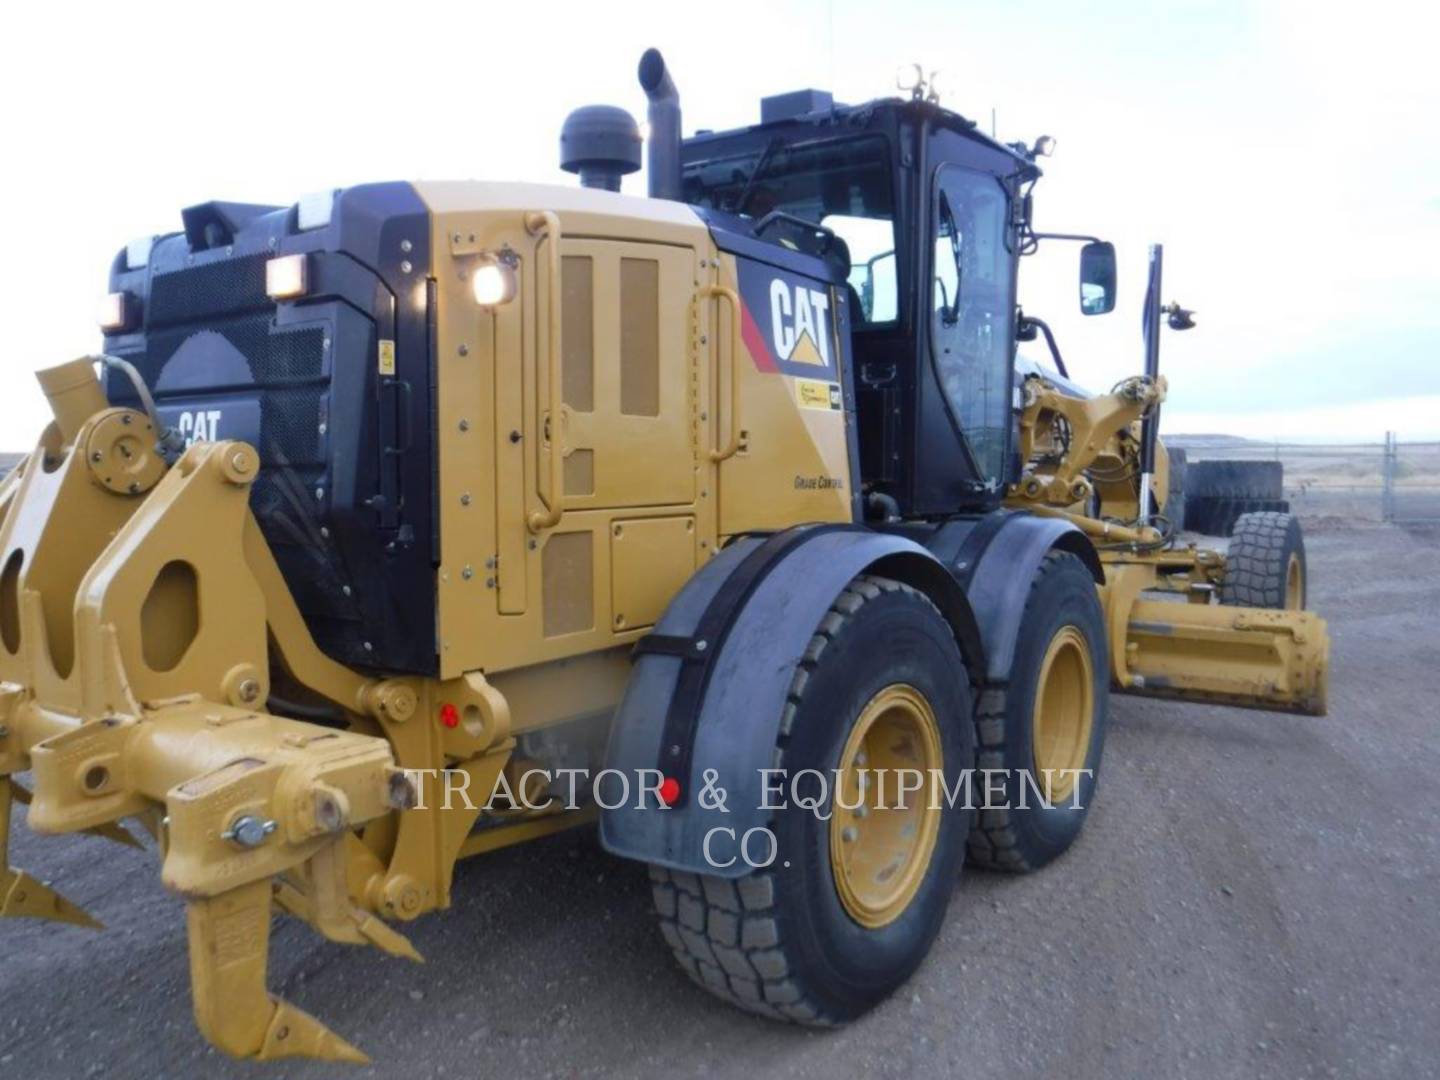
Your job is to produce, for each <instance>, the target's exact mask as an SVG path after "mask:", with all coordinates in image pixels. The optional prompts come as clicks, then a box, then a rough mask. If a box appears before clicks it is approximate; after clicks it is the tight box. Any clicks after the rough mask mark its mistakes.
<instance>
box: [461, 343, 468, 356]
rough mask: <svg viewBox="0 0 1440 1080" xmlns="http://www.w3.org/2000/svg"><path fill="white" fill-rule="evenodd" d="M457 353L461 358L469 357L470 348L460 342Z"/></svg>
mask: <svg viewBox="0 0 1440 1080" xmlns="http://www.w3.org/2000/svg"><path fill="white" fill-rule="evenodd" d="M459 352H460V355H461V356H469V355H470V346H469V345H466V344H465V343H464V342H463V341H462V342H461V343H460V349H459Z"/></svg>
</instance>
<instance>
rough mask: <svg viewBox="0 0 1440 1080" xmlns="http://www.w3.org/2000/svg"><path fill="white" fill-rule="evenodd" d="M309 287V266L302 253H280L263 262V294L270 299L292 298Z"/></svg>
mask: <svg viewBox="0 0 1440 1080" xmlns="http://www.w3.org/2000/svg"><path fill="white" fill-rule="evenodd" d="M309 288H310V267H309V264H308V262H307V261H306V258H305V256H304V255H303V254H299V255H281V256H280V257H279V258H278V259H271V260H270V261H269V262H267V263H266V264H265V294H266V295H267V296H269V297H270V298H271V299H272V300H293V299H294V298H295V297H297V296H304V295H305V293H306V292H308V291H309Z"/></svg>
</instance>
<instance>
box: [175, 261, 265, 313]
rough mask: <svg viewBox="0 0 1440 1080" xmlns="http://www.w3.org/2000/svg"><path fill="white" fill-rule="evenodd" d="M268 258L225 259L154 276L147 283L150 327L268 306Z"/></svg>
mask: <svg viewBox="0 0 1440 1080" xmlns="http://www.w3.org/2000/svg"><path fill="white" fill-rule="evenodd" d="M269 259H270V257H269V256H268V255H248V256H245V257H244V258H240V259H226V260H225V261H224V262H216V263H210V264H209V265H207V266H199V267H195V268H194V269H189V270H177V271H175V272H173V273H169V274H157V275H155V280H154V281H152V282H151V284H150V305H149V311H148V313H147V316H148V322H149V325H150V326H152V327H154V326H159V325H165V324H169V323H178V322H192V321H194V320H196V319H199V318H202V317H205V318H216V317H217V316H224V315H231V314H234V313H236V312H240V311H247V310H250V309H252V308H262V307H269V306H270V298H269V297H268V296H266V295H265V264H266V263H267V262H268V261H269Z"/></svg>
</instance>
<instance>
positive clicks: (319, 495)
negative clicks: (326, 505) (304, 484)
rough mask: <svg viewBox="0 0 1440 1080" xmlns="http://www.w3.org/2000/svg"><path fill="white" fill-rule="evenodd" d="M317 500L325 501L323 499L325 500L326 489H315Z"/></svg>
mask: <svg viewBox="0 0 1440 1080" xmlns="http://www.w3.org/2000/svg"><path fill="white" fill-rule="evenodd" d="M315 498H316V499H323V498H325V489H324V488H316V489H315Z"/></svg>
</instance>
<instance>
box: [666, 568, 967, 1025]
mask: <svg viewBox="0 0 1440 1080" xmlns="http://www.w3.org/2000/svg"><path fill="white" fill-rule="evenodd" d="M897 688H900V689H897ZM877 702H878V703H879V705H878V706H877V705H876V703H877ZM971 707H972V701H971V695H970V686H969V681H968V679H967V677H966V674H965V668H964V666H963V664H962V662H961V657H960V651H959V649H958V647H957V646H956V643H955V638H954V635H953V634H952V632H951V630H950V627H949V624H948V623H946V621H945V619H944V617H943V616H941V614H940V612H939V611H938V610H937V609H936V608H935V605H934V604H932V603H931V602H930V601H929V600H928V599H927V598H926V597H925V596H924V595H923V594H921V593H919V592H917V591H916V590H914V589H912V588H910V587H909V586H906V585H902V584H900V583H899V582H896V581H891V580H888V579H885V578H879V577H871V576H861V577H858V578H856V579H855V580H854V581H852V582H851V583H850V585H849V586H848V587H847V588H846V589H845V591H844V592H843V593H841V594H840V596H839V597H838V598H837V599H836V601H835V603H834V605H833V606H832V607H831V609H830V611H829V613H828V614H827V615H826V616H825V618H824V620H822V622H821V624H820V626H819V627H818V628H817V630H816V632H815V635H814V637H813V638H811V640H810V645H809V647H808V648H807V649H806V651H805V656H804V658H803V659H802V661H801V663H800V665H799V666H798V667H797V669H796V672H795V677H794V680H793V682H792V684H791V688H790V695H789V701H788V703H787V705H786V707H785V712H784V714H783V716H782V719H781V724H780V736H779V740H778V745H777V748H776V759H777V760H776V762H775V764H776V766H777V767H780V768H782V769H784V770H785V774H784V775H786V776H787V777H795V776H796V775H797V773H799V772H800V770H802V769H819V770H822V771H823V772H824V773H825V774H826V776H827V777H828V778H830V779H831V780H832V781H833V778H834V776H835V773H834V771H833V770H835V769H837V768H841V767H842V765H843V764H844V763H845V762H846V760H847V759H848V760H850V761H852V762H853V761H854V760H856V748H857V747H861V748H868V749H869V750H870V752H871V753H873V754H875V755H876V756H877V758H878V757H880V756H882V755H883V754H885V753H888V752H890V751H891V750H893V751H895V752H897V753H898V754H899V758H900V759H901V760H909V757H910V755H909V754H908V753H907V747H908V748H910V749H914V750H915V751H916V752H915V754H914V756H915V757H916V759H917V760H916V765H915V767H935V768H943V770H944V773H945V779H946V783H947V785H948V786H949V787H950V788H951V789H952V790H953V789H954V788H955V787H956V785H957V784H958V783H959V782H960V779H961V777H962V776H963V770H965V769H968V768H971V767H972V765H973V762H974V746H973V737H974V736H973V728H972V722H971V716H972V712H971ZM877 708H878V709H879V710H880V711H878V712H877V711H876V709H877ZM927 714H928V716H929V718H930V719H929V720H927V719H926V716H927ZM886 725H893V729H892V727H891V726H886ZM907 725H908V726H907ZM911 727H913V729H914V731H915V735H914V737H913V740H912V739H911V738H910V736H908V735H907V734H906V732H907V731H909V730H910V728H911ZM872 730H873V731H875V732H877V733H878V735H883V736H884V738H883V739H878V741H876V742H874V743H871V742H869V741H867V740H864V739H863V736H864V735H865V734H866V733H867V732H870V731H872ZM857 740H858V741H857ZM921 759H923V760H927V761H931V762H932V765H930V766H923V765H921V763H920V761H921ZM864 761H865V759H864V758H863V755H862V758H861V759H860V765H861V767H862V768H863V767H864ZM873 767H874V768H879V767H881V766H880V765H879V764H878V763H877V764H876V765H874V766H873ZM846 775H850V774H846ZM832 786H833V784H832ZM854 790H862V789H860V788H858V787H857V788H856V789H854ZM789 791H790V788H789V786H788V783H787V787H786V793H787V797H788V795H789ZM929 794H930V793H929V791H928V790H927V791H922V792H920V793H918V795H912V796H910V798H911V799H917V798H921V799H924V800H926V802H925V805H920V806H918V815H917V816H915V817H914V818H913V819H911V818H893V819H890V818H886V816H885V815H887V814H906V813H913V811H902V810H886V809H874V810H870V809H869V808H867V814H866V815H861V817H863V818H865V820H859V819H852V818H850V817H847V816H846V815H845V813H844V812H843V811H840V810H838V809H837V808H836V807H835V806H834V792H833V791H831V792H830V793H829V795H828V796H827V799H826V803H825V804H824V805H823V807H822V810H824V811H826V812H833V814H834V817H833V818H832V820H831V821H828V822H827V821H824V820H821V819H820V818H819V817H817V816H816V813H815V812H812V811H808V810H805V809H803V808H801V807H799V806H796V805H795V804H794V803H793V801H792V802H790V803H789V805H788V806H787V807H786V808H785V809H782V810H779V811H777V812H776V813H775V815H774V817H772V819H771V820H770V822H769V825H770V828H771V830H772V831H773V833H774V835H775V838H776V856H775V860H774V861H773V862H772V863H771V864H770V865H769V866H767V867H765V868H763V869H757V870H755V871H752V872H751V873H750V874H748V875H747V876H745V877H742V878H739V879H738V880H732V879H726V878H722V877H718V876H712V875H703V874H689V873H681V872H678V871H674V870H669V869H665V868H663V867H655V866H652V867H651V869H650V877H651V882H652V885H653V892H654V900H655V909H656V912H657V913H658V915H659V918H660V931H661V933H662V934H663V935H664V937H665V940H666V942H667V943H668V944H669V945H670V947H671V949H672V950H674V953H675V958H676V959H677V960H678V961H679V963H680V966H681V967H682V968H683V969H684V970H685V972H686V974H688V975H689V976H690V977H691V979H693V980H694V981H695V982H696V983H698V984H699V985H700V986H703V987H704V988H705V989H707V990H709V991H711V992H712V993H714V994H715V995H716V996H718V997H720V998H723V999H724V1000H726V1001H728V1002H730V1003H731V1004H733V1005H738V1006H739V1007H740V1008H742V1009H746V1010H749V1011H750V1012H755V1013H759V1014H761V1015H764V1016H769V1017H772V1018H775V1019H783V1020H793V1021H798V1022H800V1023H805V1024H813V1025H834V1024H840V1023H844V1022H846V1021H848V1020H851V1019H853V1018H855V1017H857V1016H859V1015H860V1014H862V1013H864V1012H865V1011H867V1010H868V1009H870V1008H872V1007H873V1006H874V1005H876V1004H878V1003H879V1002H880V1001H882V1000H883V999H884V998H885V997H887V996H888V995H889V994H890V993H891V992H892V991H894V990H895V988H896V987H898V986H899V985H900V984H901V983H903V982H904V981H905V980H906V979H908V978H909V977H910V975H911V974H912V973H913V972H914V971H915V969H916V968H917V967H919V965H920V963H921V961H922V960H923V959H924V958H925V954H926V953H927V952H928V951H929V949H930V945H931V943H932V942H933V941H934V938H935V935H936V934H937V933H938V931H939V929H940V924H941V921H942V919H943V918H944V915H945V909H946V907H947V905H948V904H949V900H950V895H951V893H952V891H953V890H954V887H955V881H956V877H957V875H958V873H959V871H960V866H961V861H962V859H961V856H962V854H963V851H964V841H965V836H966V833H967V832H968V830H969V825H970V821H969V818H970V814H969V811H967V810H966V809H965V805H964V803H965V800H964V798H963V796H962V797H961V798H960V799H958V800H957V801H956V804H955V805H954V806H953V807H951V806H949V805H948V803H947V802H946V800H944V799H943V798H942V799H941V800H940V802H939V808H938V809H933V807H934V806H935V804H934V803H930V802H929V800H928V797H929ZM881 798H886V794H885V793H884V792H883V791H882V792H881ZM776 801H779V800H776ZM844 801H845V802H846V803H847V804H851V805H853V804H855V803H856V801H857V800H856V799H855V797H854V796H853V795H847V796H846V798H845V800H844ZM887 801H888V802H889V803H890V804H891V805H893V804H894V803H896V802H897V801H898V800H897V799H896V797H895V794H894V792H893V791H891V792H890V793H889V794H888V799H887ZM887 821H897V822H900V823H902V824H904V823H905V822H910V823H911V824H913V825H914V828H913V829H910V830H908V831H907V830H904V829H899V830H894V831H890V832H888V833H885V832H884V831H883V830H885V828H886V824H885V823H886V822H887ZM856 826H858V828H856V831H855V834H854V835H853V836H851V835H848V830H849V829H850V828H852V827H856ZM872 828H879V829H881V830H882V832H881V833H880V834H874V833H869V834H867V833H866V832H865V831H864V830H867V829H872ZM837 830H838V831H837ZM875 835H880V836H881V837H882V838H883V840H884V843H883V845H882V847H881V848H880V851H881V852H882V853H883V861H884V867H883V869H882V870H878V871H874V872H870V871H865V872H862V871H861V870H860V869H858V868H857V866H856V864H854V863H853V862H847V861H844V859H843V858H842V857H841V856H837V854H836V853H837V851H838V852H842V853H843V852H844V851H847V850H849V851H851V852H854V851H860V850H862V849H864V845H865V843H866V842H867V838H868V837H869V836H875ZM911 836H914V837H918V838H919V839H917V840H915V841H914V842H913V845H912V846H910V847H903V845H907V844H912V842H911V840H910V839H908V838H909V837H911ZM842 837H844V838H845V839H842ZM897 837H900V838H901V839H900V840H899V841H898V842H899V844H901V845H902V850H903V852H906V853H902V854H899V855H895V854H894V852H895V851H896V850H897V848H896V846H895V845H896V843H897V840H896V838H897ZM847 843H849V844H853V845H855V846H854V847H852V848H848V849H847V848H846V847H845V845H846V844H847ZM896 866H899V870H896V869H895V867H896ZM892 882H893V883H894V887H892ZM902 884H903V885H904V887H901V885H902ZM867 923H868V924H871V925H867Z"/></svg>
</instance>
